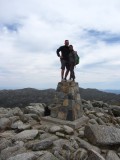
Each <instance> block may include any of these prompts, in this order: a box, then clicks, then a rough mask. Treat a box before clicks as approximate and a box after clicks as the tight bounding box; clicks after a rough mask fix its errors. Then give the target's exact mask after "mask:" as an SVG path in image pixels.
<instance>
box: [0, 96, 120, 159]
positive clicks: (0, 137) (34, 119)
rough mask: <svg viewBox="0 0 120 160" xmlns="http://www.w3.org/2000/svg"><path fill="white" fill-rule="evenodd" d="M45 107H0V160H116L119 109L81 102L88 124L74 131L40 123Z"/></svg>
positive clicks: (119, 140)
mask: <svg viewBox="0 0 120 160" xmlns="http://www.w3.org/2000/svg"><path fill="white" fill-rule="evenodd" d="M45 106H46V105H45V104H37V103H35V104H34V103H33V104H30V106H26V107H25V109H20V108H19V107H16V108H2V107H1V108H0V160H120V106H113V105H108V104H107V103H103V102H102V101H93V102H90V101H86V100H83V99H82V106H83V111H84V113H83V115H84V116H86V117H88V121H87V123H86V121H85V123H84V125H82V126H81V128H79V129H76V130H74V129H73V128H71V127H69V126H66V125H56V124H50V123H48V122H46V123H44V124H43V123H42V122H41V117H42V116H43V115H44V107H45Z"/></svg>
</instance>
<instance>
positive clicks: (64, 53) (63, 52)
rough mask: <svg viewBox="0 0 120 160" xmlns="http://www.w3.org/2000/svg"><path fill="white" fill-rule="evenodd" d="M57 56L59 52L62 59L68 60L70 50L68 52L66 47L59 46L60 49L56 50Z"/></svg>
mask: <svg viewBox="0 0 120 160" xmlns="http://www.w3.org/2000/svg"><path fill="white" fill-rule="evenodd" d="M56 52H57V55H58V57H60V53H59V52H61V55H62V57H63V58H62V59H64V60H67V61H68V60H69V53H70V50H69V47H68V46H65V45H64V46H61V47H60V48H58V49H57V51H56Z"/></svg>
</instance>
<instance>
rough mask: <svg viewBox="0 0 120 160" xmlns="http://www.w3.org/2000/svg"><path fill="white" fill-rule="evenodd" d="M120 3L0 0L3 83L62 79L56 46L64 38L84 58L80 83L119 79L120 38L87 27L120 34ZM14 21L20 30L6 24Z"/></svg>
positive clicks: (52, 83) (50, 83) (39, 84)
mask: <svg viewBox="0 0 120 160" xmlns="http://www.w3.org/2000/svg"><path fill="white" fill-rule="evenodd" d="M119 6H120V2H119V0H114V1H113V0H106V1H103V0H97V1H96V0H91V1H89V0H84V1H83V0H74V1H73V0H71V1H68V0H66V1H63V0H61V1H56V0H52V1H49V0H44V1H42V2H41V1H39V0H30V1H29V0H26V1H23V0H17V1H16V0H11V1H10V2H9V1H8V0H1V1H0V22H1V24H0V85H1V86H5V87H6V86H7V87H11V88H12V87H14V86H16V87H28V86H30V87H36V88H52V87H56V85H57V82H58V81H59V80H60V61H59V58H58V57H57V56H56V49H57V48H58V47H59V46H61V45H63V43H64V40H65V39H69V40H70V43H71V44H73V45H74V48H75V50H77V51H78V54H79V55H80V57H81V60H80V61H81V62H80V65H78V66H77V68H76V69H75V70H76V77H77V81H78V82H80V84H81V86H82V84H83V83H86V84H87V86H89V85H90V84H91V83H97V82H98V83H104V82H108V81H110V82H111V83H112V82H113V84H114V83H115V82H116V81H118V80H119V79H120V75H119V73H120V69H119V68H120V61H119V59H120V54H119V53H120V46H119V43H115V44H114V45H112V44H110V43H105V42H104V41H102V40H101V39H99V37H96V38H95V39H93V37H91V36H90V35H85V31H84V30H85V29H88V30H90V29H93V30H96V31H100V32H107V33H111V34H112V33H113V34H116V35H120V21H119V20H118V18H119V16H120V11H119ZM15 23H17V24H19V25H18V26H17V27H18V29H17V31H16V30H12V28H9V27H8V26H7V25H8V24H10V25H11V26H12V24H13V25H14V24H15ZM114 86H115V87H114ZM95 87H96V88H99V86H95ZM102 87H103V88H105V87H106V85H102ZM109 87H111V85H110V86H109ZM112 87H113V88H116V85H113V86H112ZM118 87H119V88H120V86H119V85H118Z"/></svg>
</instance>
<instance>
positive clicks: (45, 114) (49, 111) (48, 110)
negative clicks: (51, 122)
mask: <svg viewBox="0 0 120 160" xmlns="http://www.w3.org/2000/svg"><path fill="white" fill-rule="evenodd" d="M50 113H51V110H50V109H49V108H48V106H46V107H45V112H44V116H49V115H50Z"/></svg>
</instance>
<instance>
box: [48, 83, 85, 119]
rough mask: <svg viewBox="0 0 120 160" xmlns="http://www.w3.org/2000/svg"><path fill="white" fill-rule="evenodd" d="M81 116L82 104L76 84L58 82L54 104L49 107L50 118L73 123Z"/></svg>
mask: <svg viewBox="0 0 120 160" xmlns="http://www.w3.org/2000/svg"><path fill="white" fill-rule="evenodd" d="M82 114H83V111H82V103H81V98H80V93H79V86H78V83H77V82H73V81H72V82H68V81H67V82H59V83H58V86H57V89H56V95H55V101H54V104H53V105H52V107H51V115H50V116H51V117H52V118H58V119H61V120H68V121H74V120H77V119H79V118H80V117H81V116H82Z"/></svg>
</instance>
